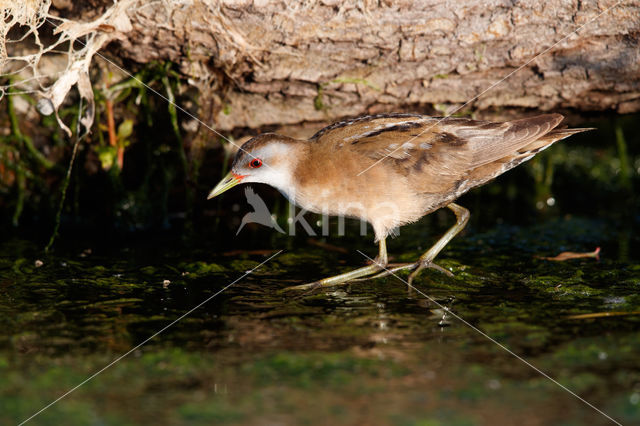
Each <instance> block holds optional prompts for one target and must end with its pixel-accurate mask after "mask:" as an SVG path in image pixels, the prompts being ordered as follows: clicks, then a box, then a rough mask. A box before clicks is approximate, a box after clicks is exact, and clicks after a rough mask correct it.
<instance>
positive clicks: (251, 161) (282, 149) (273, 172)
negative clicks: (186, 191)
mask: <svg viewBox="0 0 640 426" xmlns="http://www.w3.org/2000/svg"><path fill="white" fill-rule="evenodd" d="M296 142H299V141H298V140H296V139H292V138H289V137H287V136H281V135H277V134H275V133H265V134H262V135H259V136H256V137H255V138H253V139H251V140H249V141H247V142H245V143H244V145H242V146H241V147H240V149H239V150H238V152H237V153H236V156H235V158H234V160H233V164H232V166H231V171H230V172H229V173H228V174H227V175H226V176H225V177H224V179H222V180H221V181H220V182H219V183H218V184H217V185H216V187H215V188H213V189H212V190H211V192H210V193H209V196H208V197H207V199H211V198H213V197H216V196H218V195H220V194H222V193H223V192H225V191H226V190H228V189H230V188H233V187H234V186H236V185H238V184H239V183H249V182H257V183H266V184H268V185H271V186H273V187H275V188H277V189H279V190H280V191H282V192H285V193H289V192H290V191H291V188H292V181H291V178H292V173H293V169H294V167H295V162H296V158H297V155H296V154H297V150H298V149H299V148H300V147H299V146H298V144H297V143H296Z"/></svg>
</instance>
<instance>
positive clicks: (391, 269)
mask: <svg viewBox="0 0 640 426" xmlns="http://www.w3.org/2000/svg"><path fill="white" fill-rule="evenodd" d="M417 267H418V262H414V263H400V264H395V265H390V267H389V268H385V270H384V271H382V272H379V273H377V274H375V275H371V276H369V277H363V278H358V279H355V280H354V281H367V280H374V279H376V278H384V277H388V276H389V275H395V273H396V272H400V271H404V270H405V269H409V270H412V269H415V268H417Z"/></svg>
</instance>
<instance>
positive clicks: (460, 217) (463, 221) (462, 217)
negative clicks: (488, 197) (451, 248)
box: [407, 203, 470, 285]
mask: <svg viewBox="0 0 640 426" xmlns="http://www.w3.org/2000/svg"><path fill="white" fill-rule="evenodd" d="M447 207H448V208H449V209H451V210H452V211H453V212H454V213H455V215H456V224H455V225H453V226H452V227H451V228H449V230H448V231H447V232H446V233H445V234H444V235H443V236H442V237H441V238H440V239H439V240H438V242H436V243H435V244H434V245H433V247H431V248H430V249H429V250H427V252H426V253H425V254H423V255H422V256H420V259H418V262H417V263H418V267H417V268H416V270H415V271H413V272H412V273H411V275H409V278H408V279H407V282H408V283H409V285H411V283H412V282H413V279H414V278H415V277H416V275H418V274H419V273H420V271H422V270H423V269H424V268H434V269H437V270H439V271H440V272H444V273H446V274H447V275H449V276H453V274H452V273H451V272H449V271H447V270H446V269H444V268H441V267H440V266H438V265H436V264H435V263H433V259H435V258H436V256H437V255H438V253H440V252H441V251H442V249H443V248H444V247H445V246H446V245H447V244H448V243H449V241H451V239H452V238H453V237H455V236H456V235H457V234H458V233H459V232H460V231H462V229H464V227H465V226H466V225H467V222H468V221H469V216H470V215H469V210H467V209H465V208H464V207H462V206H459V205H457V204H455V203H451V204H449V205H448V206H447Z"/></svg>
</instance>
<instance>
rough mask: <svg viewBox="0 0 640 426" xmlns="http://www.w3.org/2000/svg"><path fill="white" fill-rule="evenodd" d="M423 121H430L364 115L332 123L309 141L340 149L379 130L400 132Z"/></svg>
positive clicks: (407, 116)
mask: <svg viewBox="0 0 640 426" xmlns="http://www.w3.org/2000/svg"><path fill="white" fill-rule="evenodd" d="M425 120H431V118H430V117H427V116H423V115H418V114H400V113H393V114H378V115H365V116H362V117H357V118H353V119H351V120H344V121H338V122H337V123H333V124H331V125H329V126H327V127H325V128H323V129H321V130H319V131H318V132H317V133H316V134H315V135H313V136H312V137H311V138H310V139H309V140H310V141H316V142H318V143H321V144H323V145H325V144H334V145H336V148H339V147H341V146H342V145H344V144H345V143H351V142H354V141H357V140H359V139H361V138H363V137H367V136H371V135H375V134H376V133H379V132H380V131H381V130H384V129H387V130H386V132H387V133H388V131H389V130H388V129H390V128H392V127H395V126H400V127H399V128H398V127H395V128H396V130H397V129H401V130H404V129H406V130H410V129H411V128H412V127H411V126H413V128H415V127H418V126H420V125H421V123H423V122H424V121H425Z"/></svg>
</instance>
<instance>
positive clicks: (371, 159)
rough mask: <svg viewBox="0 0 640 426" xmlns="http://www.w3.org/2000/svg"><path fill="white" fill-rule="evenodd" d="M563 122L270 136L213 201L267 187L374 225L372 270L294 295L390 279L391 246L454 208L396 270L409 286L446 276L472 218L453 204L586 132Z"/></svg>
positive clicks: (256, 144) (425, 123) (359, 124)
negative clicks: (389, 240) (446, 259)
mask: <svg viewBox="0 0 640 426" xmlns="http://www.w3.org/2000/svg"><path fill="white" fill-rule="evenodd" d="M561 121H562V115H560V114H546V115H539V116H536V117H529V118H524V119H521V120H513V121H508V122H505V123H495V122H489V121H478V120H471V119H468V118H454V117H445V118H434V117H428V116H424V115H417V114H380V115H374V116H366V117H359V118H355V119H352V120H347V121H342V122H339V123H335V124H332V125H330V126H328V127H325V128H324V129H322V130H320V131H319V132H318V133H316V134H315V135H314V136H312V137H311V138H310V139H309V140H297V139H293V138H290V137H287V136H281V135H276V134H273V133H268V134H264V135H260V136H257V137H255V138H253V139H251V140H250V141H248V142H246V143H245V144H244V145H243V146H242V149H241V150H240V151H238V153H237V154H236V157H235V159H234V161H233V166H232V167H231V172H230V173H229V174H228V175H227V176H226V177H225V178H224V179H223V180H222V181H221V182H220V183H219V184H218V185H217V186H216V187H215V188H214V189H213V190H212V191H211V193H210V194H209V198H212V197H215V196H216V195H219V194H221V193H222V192H224V191H226V190H227V189H229V188H232V187H233V186H235V185H237V184H239V183H240V182H262V183H266V184H269V185H271V186H274V187H276V188H277V189H279V190H280V191H281V192H283V193H284V194H285V195H286V196H287V197H288V198H289V199H290V200H291V201H293V202H295V203H296V204H298V205H300V206H301V207H303V208H304V209H306V210H309V211H312V212H316V213H326V214H330V215H334V216H335V215H338V216H339V215H342V216H350V217H356V218H360V219H361V220H366V221H368V222H370V223H371V225H372V226H373V229H374V232H375V236H376V240H377V241H378V243H379V246H380V247H379V248H380V252H379V254H378V257H377V258H376V260H375V262H374V263H373V264H371V265H369V266H365V267H362V268H359V269H356V270H355V271H351V272H347V273H344V274H341V275H337V276H335V277H330V278H325V279H323V280H320V281H317V282H316V283H312V284H306V285H302V286H297V287H295V288H309V287H312V286H329V285H334V284H340V283H343V282H347V281H350V280H353V279H356V278H362V277H372V276H373V277H375V276H381V275H384V274H387V273H389V271H383V269H385V268H386V266H387V262H388V261H387V248H386V243H385V238H386V237H387V236H388V235H389V234H390V233H391V232H392V231H393V230H394V229H395V228H396V227H398V226H402V225H405V224H407V223H411V222H415V221H416V220H418V219H420V218H421V217H422V216H424V215H425V214H428V213H431V212H433V211H435V210H437V209H439V208H441V207H447V208H449V209H450V210H452V211H453V213H455V215H456V219H457V220H456V224H455V225H454V226H453V227H451V229H449V230H448V231H447V232H446V233H445V234H444V235H443V236H442V237H441V238H440V240H438V241H437V242H436V243H435V244H434V245H433V247H431V248H430V249H429V250H428V251H427V252H426V253H424V254H423V255H422V256H421V257H420V258H419V259H418V260H417V261H416V262H415V263H411V264H407V265H403V266H400V267H397V268H393V269H391V272H394V271H397V270H400V269H409V270H413V272H412V273H411V275H410V276H409V283H411V280H412V279H413V278H414V277H415V275H416V274H417V273H418V272H419V271H420V270H422V269H424V268H435V269H438V270H440V271H442V272H445V273H449V271H446V270H444V269H443V268H440V267H439V266H437V265H435V264H434V263H433V260H434V258H435V257H436V256H437V255H438V253H440V251H441V250H442V249H443V248H444V247H445V246H446V245H447V243H448V242H449V241H450V240H451V239H452V238H453V237H454V236H455V235H456V234H457V233H458V232H460V231H461V230H462V229H463V228H464V226H465V225H466V223H467V220H468V219H469V211H468V210H467V209H465V208H464V207H460V206H459V205H457V204H455V203H454V201H455V200H456V199H457V198H458V197H460V196H461V195H462V194H464V193H465V192H467V191H468V190H470V189H471V188H474V187H476V186H479V185H482V184H485V183H487V182H489V181H490V180H491V179H493V178H495V177H496V176H499V175H501V174H502V173H504V172H506V171H507V170H509V169H512V168H513V167H516V166H517V165H518V164H520V163H522V162H524V161H527V160H528V159H530V158H532V157H533V156H534V155H536V154H537V153H538V152H540V151H542V150H543V149H545V148H547V147H548V146H550V145H551V144H553V143H554V142H556V141H558V140H560V139H564V138H566V137H568V136H571V135H572V134H574V133H580V132H583V131H585V130H588V129H556V127H557V126H558V124H560V122H561ZM381 271H382V272H381ZM375 274H377V275H375ZM449 274H450V273H449Z"/></svg>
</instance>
